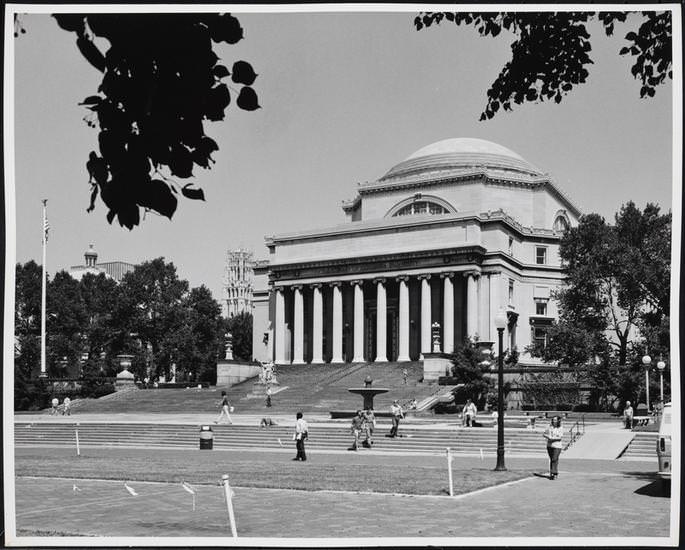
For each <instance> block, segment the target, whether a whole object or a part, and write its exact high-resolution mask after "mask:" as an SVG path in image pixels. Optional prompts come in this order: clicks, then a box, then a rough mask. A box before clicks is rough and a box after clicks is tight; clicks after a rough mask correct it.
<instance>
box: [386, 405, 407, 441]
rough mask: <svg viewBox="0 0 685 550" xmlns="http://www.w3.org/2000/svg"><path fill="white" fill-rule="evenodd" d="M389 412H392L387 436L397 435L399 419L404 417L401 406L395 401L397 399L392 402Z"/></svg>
mask: <svg viewBox="0 0 685 550" xmlns="http://www.w3.org/2000/svg"><path fill="white" fill-rule="evenodd" d="M390 414H392V428H390V434H389V437H397V430H398V429H399V427H400V420H401V419H402V418H404V413H403V412H402V407H400V403H399V401H397V399H396V400H395V401H393V402H392V407H390Z"/></svg>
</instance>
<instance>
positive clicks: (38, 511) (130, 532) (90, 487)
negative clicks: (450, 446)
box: [16, 449, 670, 538]
mask: <svg viewBox="0 0 685 550" xmlns="http://www.w3.org/2000/svg"><path fill="white" fill-rule="evenodd" d="M22 452H28V450H21V449H19V450H18V451H17V453H18V456H17V460H18V461H19V462H20V461H21V453H22ZM113 452H114V451H113ZM116 452H119V453H126V452H129V453H130V452H131V451H126V450H119V451H116ZM140 452H143V451H140ZM160 452H162V453H172V452H173V453H175V455H176V456H178V457H179V460H183V459H184V457H185V460H188V459H190V458H192V455H193V453H192V452H190V451H185V452H183V451H160ZM238 454H240V457H241V459H243V460H244V459H245V458H246V457H245V453H244V452H238V451H235V452H231V451H226V452H222V453H221V456H222V457H225V464H226V471H227V472H230V464H231V459H232V457H234V456H235V457H237V455H238ZM251 456H254V459H255V460H265V461H276V462H281V463H282V462H284V461H286V460H288V458H286V457H285V456H284V454H283V453H271V452H257V451H255V452H253V454H252V455H250V456H248V457H247V458H248V459H249V458H250V457H251ZM113 459H116V455H115V456H113ZM222 460H223V458H222ZM324 460H335V461H336V462H341V463H343V464H349V467H350V470H351V472H352V473H351V475H354V474H353V472H354V468H364V466H365V465H369V464H374V463H375V464H379V463H380V464H384V465H387V467H388V468H392V467H393V465H394V464H399V463H403V464H407V463H409V464H416V465H417V466H418V465H419V464H421V463H425V462H426V461H427V460H434V461H437V460H439V459H438V458H437V457H420V456H383V455H373V454H366V455H362V456H360V455H354V456H351V455H350V454H340V455H331V454H328V453H325V454H324V453H321V454H318V455H317V454H315V455H313V456H312V457H311V461H312V463H314V462H320V461H324ZM490 461H491V460H490ZM507 465H508V467H509V468H510V469H521V470H527V471H530V472H531V473H532V474H533V475H530V476H527V477H525V478H524V479H522V480H520V481H515V482H512V483H508V484H505V485H500V486H497V487H493V488H488V489H485V490H481V491H476V492H473V493H470V494H465V495H459V496H457V497H448V496H409V495H398V494H378V493H376V494H369V493H363V492H362V493H360V492H346V491H303V490H288V489H264V488H250V487H236V488H235V497H234V506H235V513H236V522H237V526H238V534H239V536H241V537H286V538H291V537H292V538H309V537H336V538H337V537H342V538H348V537H352V538H355V537H422V538H423V537H492V536H498V534H501V533H507V536H509V537H541V536H542V537H550V536H553V537H636V536H639V537H666V536H668V534H669V521H670V517H669V507H670V498H669V495H668V494H667V493H666V492H664V489H663V487H662V485H661V483H660V482H659V481H658V480H657V479H656V476H655V474H654V464H652V463H651V462H630V463H621V462H619V461H600V460H575V459H573V460H565V461H563V462H562V467H561V475H560V477H559V478H558V479H557V480H555V481H550V480H548V479H547V478H546V477H542V474H543V473H544V472H545V471H546V461H545V460H544V459H533V458H528V459H526V458H516V459H514V458H512V459H510V460H508V462H507ZM300 466H301V467H302V468H307V467H308V466H309V464H300ZM475 467H478V468H483V467H484V464H483V462H482V461H480V460H479V459H477V458H474V457H471V458H468V457H461V458H459V459H456V460H455V463H454V468H455V469H457V470H468V469H469V468H475ZM536 473H537V474H538V475H535V474H536ZM74 485H76V489H74ZM130 486H131V487H133V488H134V490H135V491H136V492H137V493H138V495H137V496H132V495H130V494H129V493H128V492H127V491H126V489H125V487H124V485H123V480H115V481H112V480H92V479H90V480H85V479H72V478H68V479H67V478H59V477H29V476H26V477H21V476H20V477H18V478H17V479H16V495H17V509H16V519H17V530H18V534H19V535H20V536H22V535H23V536H29V535H46V536H54V535H67V536H69V535H79V536H83V535H85V536H88V535H96V536H124V535H126V536H134V537H159V536H169V537H180V536H188V537H226V536H230V530H229V526H228V521H227V513H226V506H225V501H224V496H223V490H222V488H221V487H220V486H219V485H218V484H217V485H208V484H207V485H196V486H195V488H196V491H197V494H196V509H195V511H193V510H192V495H190V494H189V493H187V492H186V491H184V490H183V488H182V487H181V486H180V484H179V483H148V482H139V481H132V482H130ZM626 501H629V502H630V506H628V507H626V506H624V505H623V504H622V503H624V502H626ZM550 525H551V526H553V528H550Z"/></svg>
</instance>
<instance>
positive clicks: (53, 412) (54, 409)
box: [50, 397, 59, 416]
mask: <svg viewBox="0 0 685 550" xmlns="http://www.w3.org/2000/svg"><path fill="white" fill-rule="evenodd" d="M51 404H52V409H50V416H54V415H56V414H57V410H58V409H57V407H59V399H57V398H56V397H53V398H52V401H51Z"/></svg>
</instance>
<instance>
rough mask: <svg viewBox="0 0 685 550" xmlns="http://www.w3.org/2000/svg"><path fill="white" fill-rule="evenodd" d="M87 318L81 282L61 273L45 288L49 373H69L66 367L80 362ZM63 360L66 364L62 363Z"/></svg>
mask: <svg viewBox="0 0 685 550" xmlns="http://www.w3.org/2000/svg"><path fill="white" fill-rule="evenodd" d="M86 320H87V315H86V310H85V307H84V304H83V299H82V297H81V289H80V285H79V282H78V281H76V280H75V279H74V278H73V277H72V276H71V275H69V274H68V273H67V272H66V271H60V272H58V273H57V274H56V275H55V278H54V279H53V280H52V281H50V283H49V284H48V286H47V288H46V332H47V334H46V340H47V342H46V348H47V359H46V361H47V363H48V372H49V373H50V374H53V375H57V376H67V375H68V374H69V373H68V372H67V370H66V369H67V368H68V367H69V366H74V365H77V364H78V363H79V362H80V360H81V354H82V353H83V349H84V346H83V327H84V326H85V324H86ZM63 359H66V361H67V363H66V365H64V366H60V362H61V360H63Z"/></svg>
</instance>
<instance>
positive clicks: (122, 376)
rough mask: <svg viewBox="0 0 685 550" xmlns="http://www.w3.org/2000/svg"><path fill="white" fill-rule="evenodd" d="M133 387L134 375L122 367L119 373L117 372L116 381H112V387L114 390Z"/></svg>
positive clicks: (134, 385)
mask: <svg viewBox="0 0 685 550" xmlns="http://www.w3.org/2000/svg"><path fill="white" fill-rule="evenodd" d="M135 387H136V384H135V377H134V376H133V373H132V372H129V371H128V370H126V369H124V370H122V371H121V372H120V373H119V374H117V378H116V381H115V382H114V389H115V390H116V391H120V390H124V389H128V388H135Z"/></svg>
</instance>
